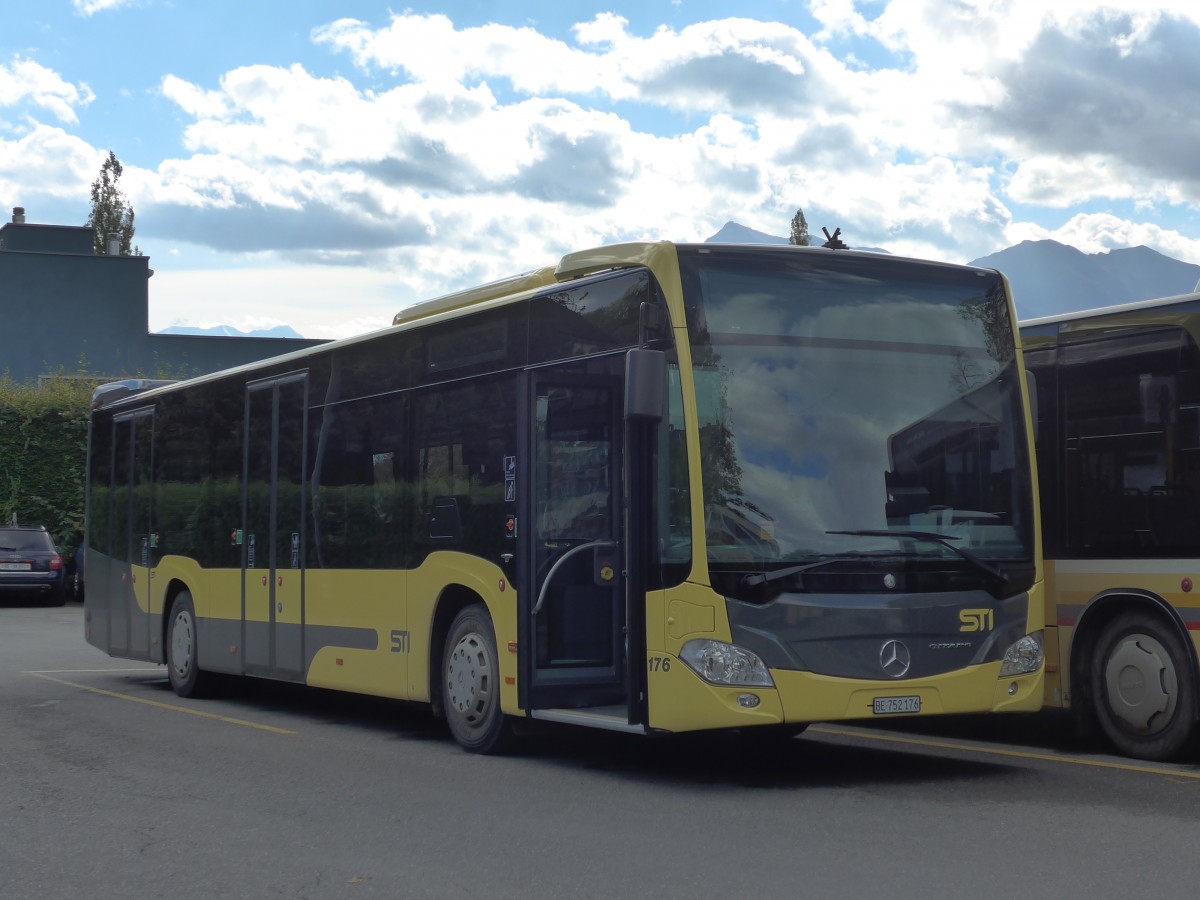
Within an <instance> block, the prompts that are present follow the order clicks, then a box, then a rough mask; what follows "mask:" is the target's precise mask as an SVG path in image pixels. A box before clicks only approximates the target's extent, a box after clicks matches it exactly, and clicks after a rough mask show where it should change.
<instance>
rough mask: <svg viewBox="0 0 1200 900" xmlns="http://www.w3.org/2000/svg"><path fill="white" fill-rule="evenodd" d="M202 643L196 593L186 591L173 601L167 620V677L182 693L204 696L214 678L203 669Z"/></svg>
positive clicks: (189, 695)
mask: <svg viewBox="0 0 1200 900" xmlns="http://www.w3.org/2000/svg"><path fill="white" fill-rule="evenodd" d="M198 647H199V642H198V641H197V638H196V608H195V607H194V606H193V605H192V595H191V594H189V593H188V592H187V591H182V592H181V593H179V594H178V595H176V597H175V601H174V602H173V603H172V604H171V613H170V619H168V621H167V677H168V678H169V679H170V681H171V689H172V690H173V691H175V693H176V694H178V695H179V696H180V697H199V696H203V694H204V693H205V692H206V691H207V690H208V688H209V687H210V685H211V682H212V680H213V676H212V675H211V674H210V673H207V672H202V671H200V666H199V663H198V657H197V650H198Z"/></svg>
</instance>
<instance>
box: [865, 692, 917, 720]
mask: <svg viewBox="0 0 1200 900" xmlns="http://www.w3.org/2000/svg"><path fill="white" fill-rule="evenodd" d="M920 711H921V698H920V697H876V698H875V715H877V716H888V715H892V714H894V713H919V712H920Z"/></svg>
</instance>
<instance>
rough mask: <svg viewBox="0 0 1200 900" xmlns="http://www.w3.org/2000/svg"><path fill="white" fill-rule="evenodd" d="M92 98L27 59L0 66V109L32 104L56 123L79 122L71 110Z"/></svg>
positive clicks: (88, 90)
mask: <svg viewBox="0 0 1200 900" xmlns="http://www.w3.org/2000/svg"><path fill="white" fill-rule="evenodd" d="M94 99H95V95H94V94H93V93H92V90H91V88H89V87H88V86H87V85H86V84H83V83H82V82H81V83H80V84H78V85H75V84H71V83H70V82H68V81H66V80H65V79H63V78H62V77H61V76H60V75H59V74H58V73H57V72H54V71H52V70H51V69H47V68H46V67H45V66H43V65H41V64H39V63H36V62H34V61H33V60H29V59H21V58H19V57H18V58H16V59H14V60H13V61H12V62H11V63H7V64H6V63H0V107H5V106H17V105H18V104H21V103H26V102H28V103H32V104H33V105H34V106H37V107H41V108H42V109H45V110H47V111H49V112H50V113H51V114H53V115H54V117H55V118H56V119H58V120H59V121H60V122H69V123H71V124H75V123H77V122H78V121H79V117H78V115H76V112H75V109H76V107H80V106H87V105H88V104H89V103H91V102H92V101H93V100H94Z"/></svg>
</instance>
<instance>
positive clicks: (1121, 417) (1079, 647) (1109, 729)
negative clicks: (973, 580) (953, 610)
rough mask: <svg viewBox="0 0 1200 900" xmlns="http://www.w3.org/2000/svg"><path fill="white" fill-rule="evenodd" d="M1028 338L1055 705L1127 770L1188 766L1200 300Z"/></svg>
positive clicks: (1056, 323) (1137, 307)
mask: <svg viewBox="0 0 1200 900" xmlns="http://www.w3.org/2000/svg"><path fill="white" fill-rule="evenodd" d="M1197 290H1198V291H1200V285H1197ZM1021 335H1022V343H1023V345H1024V348H1025V363H1026V365H1027V366H1028V368H1029V370H1030V371H1031V372H1032V373H1033V380H1034V381H1035V382H1036V399H1037V403H1036V407H1037V420H1038V421H1037V461H1038V477H1039V480H1040V485H1041V489H1040V496H1041V510H1042V522H1043V525H1044V528H1045V532H1044V540H1045V555H1046V587H1047V598H1048V603H1047V625H1048V627H1047V635H1046V642H1047V648H1046V652H1047V675H1046V688H1047V703H1048V705H1050V706H1052V707H1063V708H1068V709H1070V710H1071V711H1072V713H1073V714H1074V715H1076V716H1077V717H1078V719H1079V722H1080V725H1081V726H1083V727H1084V728H1085V729H1092V730H1094V729H1096V728H1098V729H1099V730H1100V732H1101V733H1102V734H1103V735H1104V736H1105V737H1106V738H1107V739H1108V741H1109V742H1110V743H1111V744H1112V745H1113V746H1114V747H1115V748H1116V749H1117V750H1119V751H1120V752H1121V753H1123V754H1126V755H1128V756H1135V757H1140V758H1143V759H1169V758H1174V757H1179V756H1183V755H1187V754H1188V753H1189V752H1190V751H1192V750H1193V749H1194V748H1195V741H1196V737H1197V729H1196V724H1197V715H1198V713H1200V696H1198V694H1197V674H1198V672H1200V670H1198V669H1197V635H1198V633H1200V596H1198V595H1197V593H1196V588H1197V585H1200V349H1198V346H1197V341H1198V340H1200V293H1196V294H1188V295H1183V296H1179V297H1169V298H1165V299H1161V300H1148V301H1143V302H1138V303H1130V304H1127V305H1122V306H1114V307H1109V308H1107V309H1097V310H1089V311H1086V312H1079V313H1071V314H1068V315H1062V316H1055V317H1048V318H1039V319H1032V320H1029V321H1026V322H1023V323H1021Z"/></svg>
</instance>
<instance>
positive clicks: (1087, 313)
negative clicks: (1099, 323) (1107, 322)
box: [1018, 284, 1200, 328]
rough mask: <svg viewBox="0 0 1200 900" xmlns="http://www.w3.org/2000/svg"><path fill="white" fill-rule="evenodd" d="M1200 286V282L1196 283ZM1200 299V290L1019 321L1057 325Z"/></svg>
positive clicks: (1032, 325) (1022, 326) (1024, 325)
mask: <svg viewBox="0 0 1200 900" xmlns="http://www.w3.org/2000/svg"><path fill="white" fill-rule="evenodd" d="M1196 287H1197V288H1200V284H1198V285H1196ZM1197 301H1200V290H1198V291H1196V292H1195V293H1191V294H1176V295H1174V296H1172V297H1156V298H1154V299H1153V300H1135V301H1133V302H1131V303H1118V304H1116V305H1115V306H1103V307H1099V308H1097V309H1081V310H1077V311H1075V312H1068V313H1058V314H1057V315H1053V316H1039V317H1038V318H1035V319H1024V320H1022V321H1021V322H1019V323H1018V325H1019V326H1020V327H1021V328H1029V327H1035V326H1038V325H1057V324H1059V323H1062V322H1072V321H1079V320H1085V319H1095V318H1098V317H1100V316H1112V315H1117V314H1120V313H1137V312H1140V311H1143V310H1153V309H1156V308H1159V307H1164V306H1176V305H1178V304H1180V303H1189V302H1191V303H1194V302H1197Z"/></svg>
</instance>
